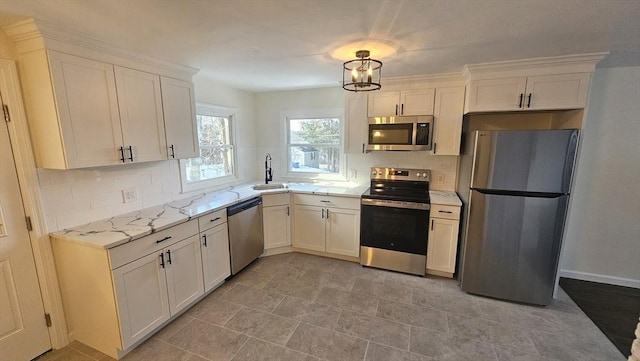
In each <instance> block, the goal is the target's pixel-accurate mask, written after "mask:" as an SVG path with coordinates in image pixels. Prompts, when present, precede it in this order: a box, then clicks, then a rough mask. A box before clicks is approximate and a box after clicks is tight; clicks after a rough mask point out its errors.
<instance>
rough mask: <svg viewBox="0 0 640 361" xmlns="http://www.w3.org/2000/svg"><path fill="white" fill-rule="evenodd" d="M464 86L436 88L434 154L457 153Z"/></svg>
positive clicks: (458, 151) (460, 131) (458, 152)
mask: <svg viewBox="0 0 640 361" xmlns="http://www.w3.org/2000/svg"><path fill="white" fill-rule="evenodd" d="M463 107H464V87H453V88H438V90H436V104H435V110H434V115H435V116H434V117H435V133H434V135H433V153H434V154H435V155H459V154H460V134H461V133H462V111H463Z"/></svg>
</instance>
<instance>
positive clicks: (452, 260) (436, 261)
mask: <svg viewBox="0 0 640 361" xmlns="http://www.w3.org/2000/svg"><path fill="white" fill-rule="evenodd" d="M458 227H459V221H458V220H454V219H440V218H431V228H429V243H428V245H427V268H428V269H432V270H436V271H441V272H448V273H453V271H454V270H455V268H456V253H457V251H458Z"/></svg>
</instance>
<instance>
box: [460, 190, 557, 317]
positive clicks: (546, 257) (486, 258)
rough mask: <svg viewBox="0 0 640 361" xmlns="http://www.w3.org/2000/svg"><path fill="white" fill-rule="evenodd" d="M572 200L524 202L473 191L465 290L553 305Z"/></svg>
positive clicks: (529, 199) (463, 280)
mask: <svg viewBox="0 0 640 361" xmlns="http://www.w3.org/2000/svg"><path fill="white" fill-rule="evenodd" d="M567 201H568V196H566V195H555V196H551V195H548V197H523V196H513V195H495V194H483V193H480V192H478V191H476V190H472V191H471V199H470V202H469V221H468V222H469V223H468V226H467V231H466V237H465V246H464V260H463V266H462V277H461V287H462V289H463V290H464V291H466V292H469V293H475V294H479V295H485V296H490V297H495V298H501V299H507V300H513V301H518V302H524V303H532V304H539V305H546V304H549V302H550V301H551V296H552V292H553V284H554V280H555V273H556V268H557V264H558V255H559V249H560V242H561V238H562V228H563V223H564V218H565V213H566V207H567Z"/></svg>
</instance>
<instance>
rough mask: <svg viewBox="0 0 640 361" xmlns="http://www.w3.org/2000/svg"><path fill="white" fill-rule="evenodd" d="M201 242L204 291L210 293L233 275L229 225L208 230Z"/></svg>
mask: <svg viewBox="0 0 640 361" xmlns="http://www.w3.org/2000/svg"><path fill="white" fill-rule="evenodd" d="M201 241H202V269H203V271H204V291H205V292H208V291H209V290H211V289H212V288H214V287H215V286H217V285H219V284H220V283H222V281H224V280H225V278H227V277H229V275H231V262H230V261H231V260H230V258H229V232H228V230H227V223H226V222H225V223H223V224H220V225H218V226H215V227H213V228H211V229H209V230H207V231H206V232H205V234H203V235H202V239H201Z"/></svg>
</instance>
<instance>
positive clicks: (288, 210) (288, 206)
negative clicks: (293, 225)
mask: <svg viewBox="0 0 640 361" xmlns="http://www.w3.org/2000/svg"><path fill="white" fill-rule="evenodd" d="M288 216H289V206H287V217H288Z"/></svg>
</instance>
